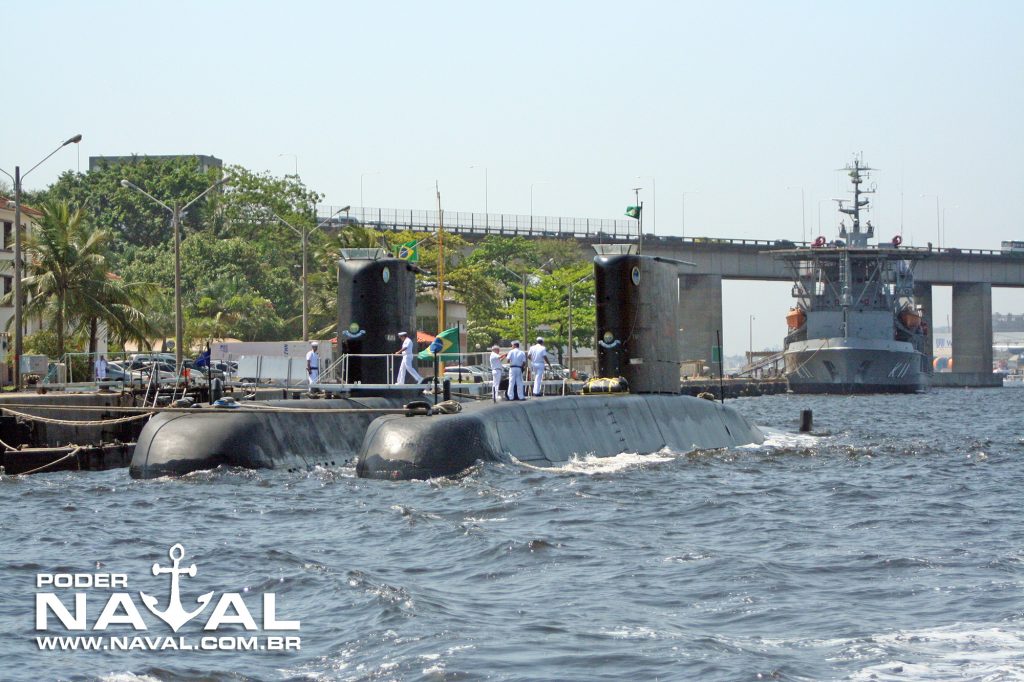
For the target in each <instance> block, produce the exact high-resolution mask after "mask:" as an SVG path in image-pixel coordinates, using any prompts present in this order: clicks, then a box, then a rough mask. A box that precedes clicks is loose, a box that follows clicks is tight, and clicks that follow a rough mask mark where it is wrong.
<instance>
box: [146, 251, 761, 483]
mask: <svg viewBox="0 0 1024 682" xmlns="http://www.w3.org/2000/svg"><path fill="white" fill-rule="evenodd" d="M350 251H355V250H350ZM367 251H368V253H362V254H351V253H350V254H344V253H343V258H342V260H341V261H339V268H338V269H339V276H338V322H339V324H338V328H339V330H340V332H341V333H339V337H338V338H339V342H340V343H341V345H342V346H343V348H342V351H343V353H346V354H351V356H350V358H349V361H350V362H349V368H348V376H349V381H350V383H349V384H347V385H345V386H341V385H337V386H335V385H326V384H325V385H324V386H322V388H323V389H324V390H325V391H328V394H329V395H330V396H335V395H338V396H341V397H330V398H328V399H304V400H285V401H268V402H265V403H240V404H241V405H246V407H243V408H238V409H234V410H231V409H217V408H202V409H195V410H190V411H186V412H176V413H161V414H157V415H155V416H154V417H153V418H152V419H150V421H149V423H147V425H146V426H145V427H144V428H143V430H142V433H141V435H140V436H139V439H138V444H137V446H136V448H135V453H134V456H133V458H132V464H131V467H130V474H131V476H132V477H134V478H155V477H158V476H167V475H181V474H185V473H188V472H191V471H197V470H202V469H210V468H214V467H217V466H221V465H224V466H238V467H246V468H270V469H285V470H289V471H302V470H308V469H311V468H313V467H315V466H325V467H331V466H344V465H351V464H352V463H353V462H355V466H356V475H357V476H360V477H363V478H374V479H387V480H407V479H428V478H436V477H452V476H458V475H460V474H462V473H463V472H465V471H466V470H467V469H469V468H471V467H473V466H474V465H475V464H476V463H477V462H480V461H485V462H486V461H498V462H512V461H518V462H523V463H526V464H528V465H533V466H538V467H552V466H558V465H560V464H562V463H564V462H567V461H568V460H570V459H571V458H572V457H574V456H586V455H594V456H614V455H617V454H620V453H623V452H639V453H651V452H657V451H659V450H661V449H663V448H670V449H673V450H677V451H689V450H692V449H710V448H725V447H735V446H739V445H746V444H752V443H757V444H759V443H761V442H763V440H764V436H763V435H762V434H761V432H760V430H759V429H758V428H757V427H756V426H754V425H753V424H751V423H750V422H748V421H747V420H746V419H745V418H744V417H743V416H742V415H740V414H739V413H738V412H736V411H735V410H733V409H732V408H731V407H729V406H726V405H723V404H721V403H716V402H713V401H708V400H704V399H702V398H694V397H690V396H684V395H681V394H680V385H679V358H680V357H681V353H680V348H679V333H678V330H679V328H680V324H679V319H678V317H679V314H678V311H679V300H680V299H679V296H681V295H682V292H680V289H679V285H678V281H679V280H678V273H679V267H680V265H681V263H680V262H679V261H674V260H671V259H665V258H656V257H650V256H640V255H634V254H631V253H620V254H608V255H599V256H597V257H596V258H595V259H594V275H595V281H596V293H597V310H596V312H597V324H598V327H597V328H598V330H599V331H600V337H599V339H598V343H597V355H598V368H599V372H598V373H599V375H600V376H602V377H608V378H609V379H610V380H607V381H604V382H603V383H599V384H598V385H599V386H600V387H601V388H600V390H598V391H595V392H591V393H588V394H583V395H571V396H560V397H540V398H532V399H529V400H527V401H502V402H498V403H492V402H461V403H446V404H442V405H441V406H437V407H435V406H432V405H430V404H429V403H427V402H425V401H423V400H422V393H421V389H422V386H416V385H410V386H407V387H404V388H403V387H395V386H387V385H386V384H387V381H388V377H387V367H386V363H385V362H384V358H380V357H378V358H373V357H365V355H366V354H371V355H372V354H385V353H390V352H392V351H393V349H394V348H395V347H396V346H397V338H396V336H395V334H396V332H397V330H401V329H409V328H413V327H414V324H413V322H414V310H415V307H414V306H415V274H416V268H415V266H412V265H410V264H409V263H407V262H406V261H403V260H399V259H395V258H387V257H382V252H381V253H369V252H370V251H377V250H367ZM357 356H363V357H357ZM355 381H359V382H360V383H359V384H354V382H355ZM627 387H628V390H624V389H627ZM346 391H352V392H353V393H351V394H349V395H342V394H343V393H345V392H346ZM355 391H358V392H359V393H360V394H359V395H355ZM602 391H603V392H602Z"/></svg>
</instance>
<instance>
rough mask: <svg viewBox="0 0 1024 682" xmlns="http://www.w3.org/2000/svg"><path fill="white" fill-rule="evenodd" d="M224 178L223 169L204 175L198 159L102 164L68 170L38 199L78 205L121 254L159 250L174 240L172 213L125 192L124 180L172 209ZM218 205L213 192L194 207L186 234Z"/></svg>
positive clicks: (184, 227) (131, 191)
mask: <svg viewBox="0 0 1024 682" xmlns="http://www.w3.org/2000/svg"><path fill="white" fill-rule="evenodd" d="M219 178H220V169H210V170H209V171H207V172H203V171H202V170H201V169H200V167H199V164H198V162H197V161H196V160H195V159H190V158H174V159H154V158H150V157H145V156H140V157H132V158H131V160H130V161H129V162H128V163H117V164H108V163H103V164H101V165H100V166H99V168H96V169H94V170H91V171H89V172H88V173H84V174H83V173H74V172H72V171H67V172H66V173H64V174H63V175H61V176H60V178H58V180H57V182H56V183H54V184H53V185H51V186H50V187H49V188H48V189H47V190H46V191H45V192H43V193H42V196H41V197H38V200H39V201H46V200H48V199H61V200H64V201H67V202H69V203H71V204H72V205H76V206H79V207H80V208H81V209H82V210H83V212H84V213H86V214H87V215H88V216H89V217H90V218H91V222H92V224H94V225H95V226H96V227H97V228H99V229H102V230H105V231H107V232H108V233H110V234H111V235H113V237H114V241H113V242H112V246H113V249H114V251H115V252H120V251H122V250H123V249H124V247H126V246H128V245H135V246H156V245H157V244H161V243H163V242H165V241H167V240H168V239H169V238H170V236H171V223H170V215H169V214H168V212H167V211H166V210H165V209H164V208H162V207H161V206H160V205H159V204H157V203H155V202H154V201H153V200H151V199H149V198H147V197H145V196H143V195H142V194H140V193H139V192H137V191H136V190H134V189H131V188H128V187H123V186H122V185H121V180H122V179H127V180H128V181H130V182H132V183H134V184H135V185H138V186H139V187H141V188H142V189H144V190H146V191H147V192H149V193H150V194H152V195H153V196H154V197H156V198H157V199H160V200H161V201H163V202H164V203H166V204H167V205H168V206H173V205H174V202H176V201H188V200H190V199H191V198H192V197H195V196H197V195H198V194H200V193H201V192H202V191H203V190H205V189H206V188H207V187H209V186H210V185H211V184H212V183H214V182H216V181H217V180H218V179H219ZM31 199H33V197H30V201H31ZM217 202H218V193H217V192H213V193H211V194H210V195H208V196H206V197H204V198H203V199H202V200H201V201H200V202H199V203H198V204H197V205H196V206H194V207H192V208H191V209H190V210H189V212H188V213H187V214H186V215H185V216H183V218H182V223H181V227H182V234H183V235H184V234H188V233H190V232H195V231H197V230H199V229H200V228H201V226H202V225H203V224H204V222H205V221H206V218H207V216H208V215H210V216H212V215H214V214H215V212H216V204H217Z"/></svg>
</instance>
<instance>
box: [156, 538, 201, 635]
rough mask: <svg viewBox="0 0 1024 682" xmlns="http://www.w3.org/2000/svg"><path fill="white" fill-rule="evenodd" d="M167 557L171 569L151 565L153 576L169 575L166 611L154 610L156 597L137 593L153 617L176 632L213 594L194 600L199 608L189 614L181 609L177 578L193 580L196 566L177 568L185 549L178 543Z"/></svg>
mask: <svg viewBox="0 0 1024 682" xmlns="http://www.w3.org/2000/svg"><path fill="white" fill-rule="evenodd" d="M167 555H168V556H169V557H170V558H171V561H173V562H174V566H173V567H172V568H160V564H158V563H156V562H154V563H153V575H160V574H161V573H170V574H171V600H170V602H169V603H168V604H167V609H166V610H164V611H161V610H159V609H157V608H156V605H157V600H156V597H151V596H150V595H148V594H146V593H145V592H139V596H140V597H142V601H143V602H145V604H146V607H147V608H148V609H149V610H150V611H151V612H152V613H153V615H154V616H156V617H157V618H159V619H160V620H162V621H164V622H165V623H167V624H168V625H170V626H171V629H172V630H174V631H175V632H177V631H178V629H179V628H181V626H182V625H184V624H185V623H187V622H189V621H190V620H192V619H193V618H195V617H196V616H198V615H199V614H200V613H201V612H202V610H203V609H205V608H206V606H207V604H209V603H210V599H211V598H212V597H213V592H207V593H206V594H204V595H202V596H201V597H199V598H198V599H196V602H197V603H198V604H199V608H198V609H196V610H195V611H192V612H189V611H186V610H185V609H184V608H182V606H181V597H180V594H179V590H178V576H180V575H182V574H188V576H189V577H190V578H194V577H195V575H196V565H195V564H192V565H191V566H189V567H188V568H178V563H179V562H180V561H181V560H182V558H184V556H185V548H184V547H182V546H181V543H180V542H179V543H177V544H175V545H174V546H173V547H171V549H170V550H169V551H168V552H167Z"/></svg>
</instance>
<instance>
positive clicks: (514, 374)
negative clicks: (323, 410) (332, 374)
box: [306, 332, 551, 402]
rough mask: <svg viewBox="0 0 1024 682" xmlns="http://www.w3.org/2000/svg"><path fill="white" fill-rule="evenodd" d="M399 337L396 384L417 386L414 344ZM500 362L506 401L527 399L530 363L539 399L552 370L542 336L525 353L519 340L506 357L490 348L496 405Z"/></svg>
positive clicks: (313, 356)
mask: <svg viewBox="0 0 1024 682" xmlns="http://www.w3.org/2000/svg"><path fill="white" fill-rule="evenodd" d="M398 337H399V338H400V339H402V347H401V348H400V349H398V350H397V351H395V355H401V356H402V364H401V365H400V366H399V368H398V376H397V377H396V378H395V383H396V384H404V383H405V377H406V375H407V374H408V375H409V376H410V377H412V379H413V381H415V382H416V383H419V382H420V381H422V380H423V377H422V376H421V375H420V373H419V372H417V371H416V368H415V367H414V366H413V352H414V350H415V347H414V345H413V341H412V339H411V338H409V335H408V334H407V333H406V332H398ZM310 346H311V347H310V349H309V352H308V353H306V375H307V376H308V377H309V383H310V385H313V384H315V383H316V382H317V381H318V380H319V378H320V355H319V353H318V352H317V350H318V349H317V342H316V341H314V342H312V343H311V344H310ZM503 359H506V360H508V366H509V372H508V374H509V376H508V391H507V392H506V397H507V398H508V400H526V383H525V381H524V375H525V372H526V365H527V363H529V365H530V370H531V372H532V373H533V395H534V396H535V397H539V396H541V395H542V394H543V383H542V382H543V380H544V365H545V363H547V366H548V367H549V368H550V367H551V360H550V359H549V357H548V350H547V348H545V347H544V339H543V337H540V336H538V337H537V342H536V343H534V344H533V345H532V346H530V348H529V350H527V351H525V352H524V351H523V350H522V349H521V348H520V347H519V341H513V342H512V349H511V350H510V351H509V352H508V354H507V355H502V354H501V347H500V346H498V344H494V345H493V346H491V356H490V363H491V373H492V376H493V377H494V379H493V384H494V387H493V393H492V397H493V398H494V400H495V402H497V400H498V398H499V397H500V395H501V375H502V360H503Z"/></svg>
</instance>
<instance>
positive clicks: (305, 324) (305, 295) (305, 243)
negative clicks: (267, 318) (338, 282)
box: [274, 206, 351, 342]
mask: <svg viewBox="0 0 1024 682" xmlns="http://www.w3.org/2000/svg"><path fill="white" fill-rule="evenodd" d="M350 208H351V206H345V207H344V208H339V209H338V210H337V211H335V212H334V213H332V214H331V215H330V217H328V218H324V219H323V220H322V221H320V223H319V224H318V225H317V226H316V227H314V228H312V229H309V228H307V227H306V225H305V223H303V225H302V229H301V230H300V229H299V228H297V227H295V226H294V225H292V224H291V223H289V222H288V221H287V220H285V219H284V218H282V217H281V216H279V215H277V214H276V213H275V214H274V218H276V219H277V220H278V221H280V222H281V223H282V224H283V225H284V226H285V227H287V228H288V229H290V230H291V231H292V232H294V233H295V234H297V235H299V238H300V239H301V240H302V340H303V341H306V342H308V341H309V286H308V278H307V275H306V268H307V265H306V261H307V259H306V252H307V251H308V248H309V235H311V234H313V233H314V232H316V231H317V230H319V229H320V228H321V227H323V226H324V225H327V224H328V223H330V222H331V221H332V220H333V219H334V216H336V215H338V214H339V213H344V212H346V211H348V210H349V209H350Z"/></svg>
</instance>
